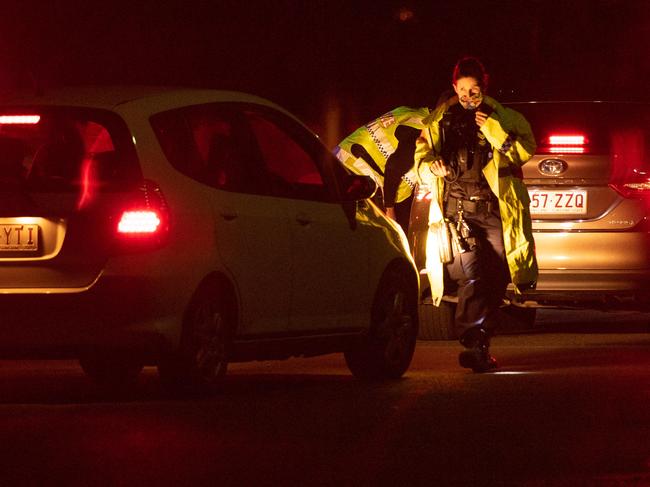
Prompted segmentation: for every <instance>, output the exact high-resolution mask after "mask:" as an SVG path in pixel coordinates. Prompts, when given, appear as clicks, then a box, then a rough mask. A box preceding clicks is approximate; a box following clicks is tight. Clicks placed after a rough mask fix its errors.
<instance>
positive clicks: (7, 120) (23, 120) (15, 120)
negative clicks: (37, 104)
mask: <svg viewBox="0 0 650 487" xmlns="http://www.w3.org/2000/svg"><path fill="white" fill-rule="evenodd" d="M40 121H41V116H40V115H0V125H36V124H37V123H38V122H40Z"/></svg>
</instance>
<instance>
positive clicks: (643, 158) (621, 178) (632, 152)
mask: <svg viewBox="0 0 650 487" xmlns="http://www.w3.org/2000/svg"><path fill="white" fill-rule="evenodd" d="M648 149H649V148H647V147H646V142H645V139H644V134H643V132H642V131H640V130H620V131H618V132H616V133H615V134H614V135H613V136H612V138H611V157H612V172H611V175H610V179H609V182H610V187H611V188H613V189H615V190H616V191H618V192H619V193H620V194H621V195H622V196H623V197H625V198H641V197H647V196H650V170H648V169H647V168H648Z"/></svg>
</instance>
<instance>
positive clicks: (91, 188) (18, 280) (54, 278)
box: [0, 106, 142, 293]
mask: <svg viewBox="0 0 650 487" xmlns="http://www.w3.org/2000/svg"><path fill="white" fill-rule="evenodd" d="M141 179H142V176H141V173H140V170H139V166H138V163H137V159H136V156H135V151H134V148H133V144H132V142H131V137H130V135H129V131H128V129H127V127H126V125H125V124H124V122H123V121H122V120H121V119H120V118H119V117H118V116H117V115H115V114H113V113H111V112H107V111H104V110H91V109H76V108H61V107H37V106H36V107H12V108H8V107H4V108H0V287H1V288H2V289H3V290H4V292H21V293H22V292H28V293H29V292H43V291H44V290H47V291H48V292H65V291H69V290H75V289H83V288H87V287H88V286H90V285H92V283H93V282H94V281H95V280H96V279H97V278H98V276H99V275H100V273H101V270H102V268H103V266H104V263H105V262H106V259H107V257H108V255H109V252H110V250H111V245H112V238H113V237H114V235H113V234H112V233H111V232H112V222H114V216H115V215H114V214H113V213H114V210H115V208H116V207H117V206H116V205H117V204H118V203H119V202H120V201H121V200H122V199H123V197H124V194H125V193H127V192H129V191H132V190H134V189H136V188H137V186H138V183H139V182H140V181H141Z"/></svg>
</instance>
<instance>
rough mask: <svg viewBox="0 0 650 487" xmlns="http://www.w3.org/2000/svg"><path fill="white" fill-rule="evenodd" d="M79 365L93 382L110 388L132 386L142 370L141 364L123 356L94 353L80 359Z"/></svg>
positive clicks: (120, 354) (134, 359)
mask: <svg viewBox="0 0 650 487" xmlns="http://www.w3.org/2000/svg"><path fill="white" fill-rule="evenodd" d="M79 365H81V369H82V370H83V371H84V372H85V374H86V375H87V376H88V377H90V378H91V379H92V381H93V382H95V383H96V384H98V385H100V386H108V387H111V388H116V387H125V386H129V385H132V384H134V383H135V382H136V381H137V379H138V376H139V375H140V372H142V369H143V368H144V365H143V364H142V362H140V361H139V360H137V359H136V358H133V357H128V356H126V355H125V354H122V353H117V352H116V353H109V352H96V351H95V352H92V353H90V352H89V353H87V354H84V355H83V356H82V357H80V358H79Z"/></svg>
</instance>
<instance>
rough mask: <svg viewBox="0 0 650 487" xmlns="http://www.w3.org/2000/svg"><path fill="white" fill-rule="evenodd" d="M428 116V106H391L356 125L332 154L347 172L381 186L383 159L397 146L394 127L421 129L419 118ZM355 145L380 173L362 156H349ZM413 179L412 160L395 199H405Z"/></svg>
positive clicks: (415, 172) (422, 126) (410, 191)
mask: <svg viewBox="0 0 650 487" xmlns="http://www.w3.org/2000/svg"><path fill="white" fill-rule="evenodd" d="M428 115H429V109H428V108H410V107H404V106H402V107H398V108H395V109H394V110H391V111H390V112H388V113H385V114H384V115H382V116H381V117H379V118H377V119H375V120H373V121H371V122H369V123H367V124H366V125H364V126H363V127H359V128H358V129H357V130H355V131H354V132H352V133H351V134H350V135H348V136H347V137H346V138H345V139H343V140H342V141H341V142H340V143H339V145H338V146H337V147H336V148H334V151H333V152H334V155H336V157H337V158H338V159H339V160H340V161H341V162H342V163H343V164H344V165H345V166H346V167H348V168H349V169H350V170H351V171H353V172H354V173H356V174H364V175H366V176H370V177H372V178H373V179H374V180H375V181H376V182H377V184H378V185H379V186H380V187H382V188H383V187H384V171H385V168H386V160H387V159H388V157H389V156H390V155H391V154H392V153H393V152H395V148H396V147H397V142H398V141H397V138H396V137H395V130H396V129H397V127H399V126H400V125H406V126H409V127H413V128H416V129H422V128H424V123H423V119H424V118H425V117H427V116H428ZM355 144H359V145H361V146H362V147H363V148H365V149H366V151H367V152H368V154H369V155H370V156H371V157H372V159H373V160H374V161H375V162H376V163H377V168H378V169H379V171H380V172H377V170H376V169H373V168H372V167H371V166H370V165H368V163H367V162H366V161H364V160H363V159H362V158H360V157H358V158H357V157H355V156H354V155H352V146H353V145H355ZM416 182H417V171H416V166H415V160H414V161H413V168H412V169H411V170H410V171H409V172H407V173H406V174H405V175H404V176H402V181H401V182H400V185H399V187H398V189H397V198H396V201H397V202H400V201H404V200H405V199H406V198H408V197H409V196H410V195H411V193H412V191H413V186H415V184H416Z"/></svg>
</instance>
